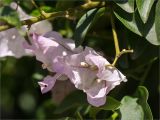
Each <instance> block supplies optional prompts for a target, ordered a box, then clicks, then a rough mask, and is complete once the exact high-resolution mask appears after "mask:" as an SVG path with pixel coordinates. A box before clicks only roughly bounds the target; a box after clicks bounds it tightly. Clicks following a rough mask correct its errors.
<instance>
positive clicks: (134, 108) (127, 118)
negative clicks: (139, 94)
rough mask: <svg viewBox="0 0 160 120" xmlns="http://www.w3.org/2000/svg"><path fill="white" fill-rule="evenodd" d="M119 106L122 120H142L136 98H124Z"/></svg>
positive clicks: (142, 116)
mask: <svg viewBox="0 0 160 120" xmlns="http://www.w3.org/2000/svg"><path fill="white" fill-rule="evenodd" d="M121 103H122V105H121V106H120V112H121V115H122V116H121V119H122V120H144V112H143V109H142V107H141V106H140V105H139V104H138V103H137V98H132V97H130V96H125V97H123V99H122V100H121Z"/></svg>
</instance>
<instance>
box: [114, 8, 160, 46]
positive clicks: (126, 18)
mask: <svg viewBox="0 0 160 120" xmlns="http://www.w3.org/2000/svg"><path fill="white" fill-rule="evenodd" d="M154 9H155V7H153V8H152V10H151V12H150V17H149V18H148V21H147V23H146V24H144V23H143V22H142V20H141V19H140V16H139V14H138V12H137V11H135V12H134V13H133V14H124V13H123V12H122V11H120V10H119V11H117V10H116V11H115V12H114V14H115V16H116V17H117V18H118V19H119V20H120V21H121V22H122V24H123V25H124V26H125V27H126V28H128V29H129V30H131V31H132V32H134V33H136V34H138V35H140V36H143V37H145V38H146V39H147V40H148V41H149V42H150V43H151V44H153V45H160V41H159V40H158V37H157V36H158V35H157V34H156V31H155V23H154Z"/></svg>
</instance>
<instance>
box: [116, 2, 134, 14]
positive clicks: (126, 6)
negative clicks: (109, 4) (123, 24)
mask: <svg viewBox="0 0 160 120" xmlns="http://www.w3.org/2000/svg"><path fill="white" fill-rule="evenodd" d="M114 2H115V3H116V4H117V5H118V6H120V7H121V8H122V9H123V10H125V11H126V12H128V13H133V12H134V0H122V1H119V0H114Z"/></svg>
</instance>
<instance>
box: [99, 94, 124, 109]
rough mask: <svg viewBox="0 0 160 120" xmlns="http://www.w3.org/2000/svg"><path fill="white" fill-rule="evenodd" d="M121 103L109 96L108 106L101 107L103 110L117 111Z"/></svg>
mask: <svg viewBox="0 0 160 120" xmlns="http://www.w3.org/2000/svg"><path fill="white" fill-rule="evenodd" d="M120 105H121V103H120V102H119V101H118V100H116V99H114V98H113V97H110V96H107V100H106V104H105V105H103V106H101V107H99V109H103V110H116V109H118V108H119V107H120Z"/></svg>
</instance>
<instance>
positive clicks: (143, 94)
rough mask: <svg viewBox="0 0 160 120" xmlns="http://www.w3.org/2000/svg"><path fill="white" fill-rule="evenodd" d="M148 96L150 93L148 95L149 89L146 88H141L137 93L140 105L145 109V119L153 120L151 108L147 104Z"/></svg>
mask: <svg viewBox="0 0 160 120" xmlns="http://www.w3.org/2000/svg"><path fill="white" fill-rule="evenodd" d="M148 96H149V93H148V90H147V88H145V87H144V86H139V87H138V89H137V91H136V93H135V97H138V103H139V104H140V105H141V106H142V108H143V111H144V119H145V120H153V116H152V112H151V109H150V107H149V104H148V103H147V100H148Z"/></svg>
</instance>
